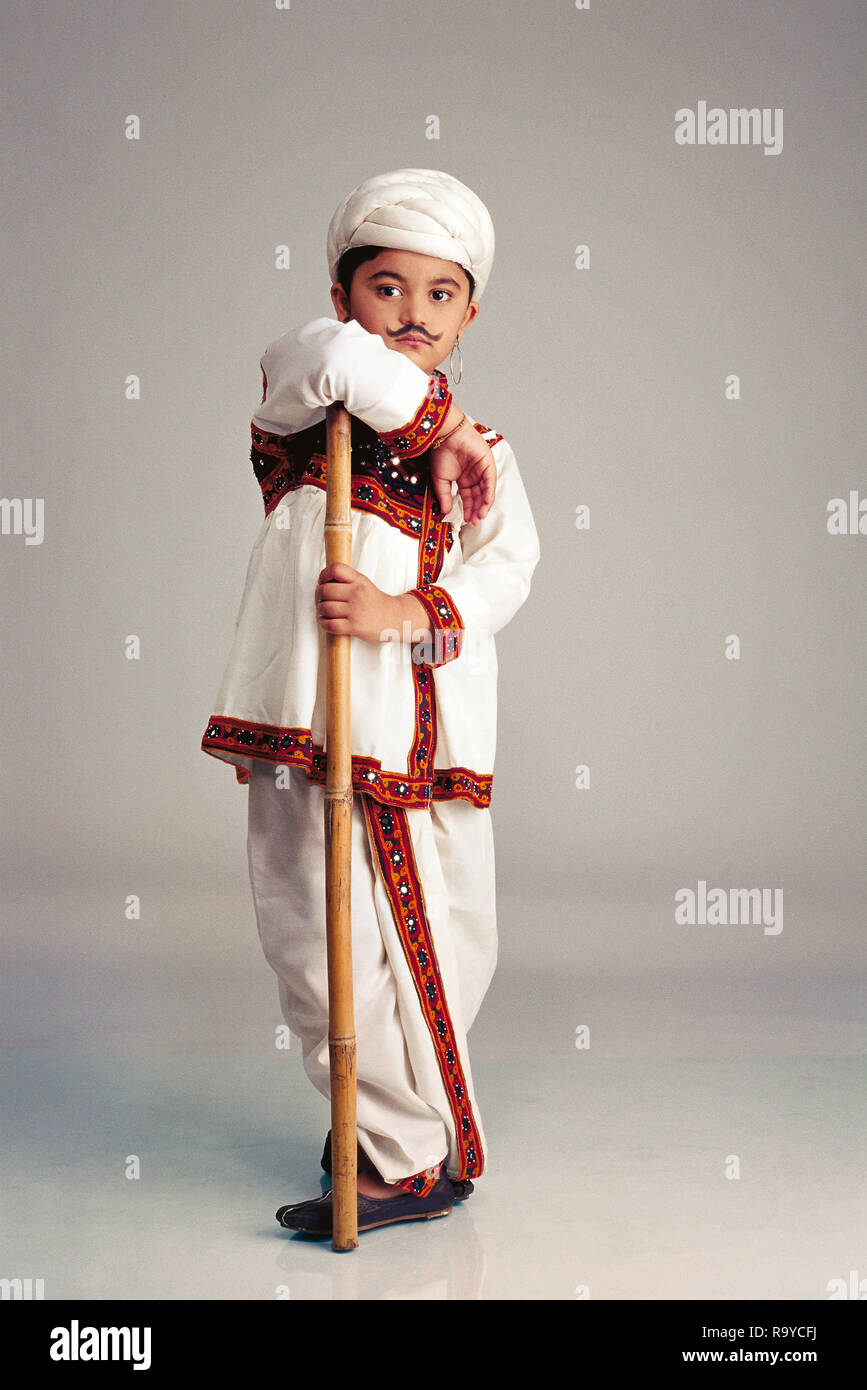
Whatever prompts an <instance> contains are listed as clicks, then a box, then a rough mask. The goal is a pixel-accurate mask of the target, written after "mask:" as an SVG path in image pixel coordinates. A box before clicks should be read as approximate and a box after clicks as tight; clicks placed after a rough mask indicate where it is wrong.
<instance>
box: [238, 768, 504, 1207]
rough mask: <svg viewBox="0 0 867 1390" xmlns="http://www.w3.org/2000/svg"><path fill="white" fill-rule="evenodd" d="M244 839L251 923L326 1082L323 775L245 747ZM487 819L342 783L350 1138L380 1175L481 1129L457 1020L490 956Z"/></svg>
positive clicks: (464, 1023)
mask: <svg viewBox="0 0 867 1390" xmlns="http://www.w3.org/2000/svg"><path fill="white" fill-rule="evenodd" d="M248 794H249V806H248V835H247V853H248V861H249V868H250V883H251V887H252V892H253V901H254V905H255V911H256V921H257V926H258V930H259V937H260V940H261V943H262V948H263V950H264V953H265V958H266V959H267V961H268V963H269V964H270V965H271V967H272V969H273V970H274V971H275V973H276V975H277V979H278V994H279V1000H280V1008H281V1012H282V1015H283V1018H284V1019H285V1021H286V1023H287V1024H288V1026H289V1028H290V1030H291V1032H292V1033H293V1034H295V1036H296V1037H297V1038H299V1039H300V1041H301V1047H302V1052H303V1059H304V1069H305V1071H306V1073H307V1075H308V1076H309V1077H310V1080H311V1081H312V1082H313V1084H314V1086H316V1088H317V1090H319V1091H320V1092H321V1093H322V1094H323V1095H324V1096H330V1070H329V1049H328V977H327V970H326V948H325V815H324V802H325V792H324V788H323V787H322V786H321V785H319V784H317V783H315V782H312V781H310V780H309V779H308V777H307V774H306V772H305V771H304V770H303V769H300V768H294V767H293V768H291V769H287V768H286V767H282V768H280V769H278V768H277V767H275V766H274V765H271V764H269V763H265V762H260V763H256V762H254V763H253V770H252V772H251V776H250V781H249V784H248ZM495 894H496V889H495V868H494V841H493V826H492V822H491V814H490V811H489V810H482V809H480V808H478V807H475V806H472V805H471V804H470V803H469V802H467V801H463V800H458V799H456V800H453V801H435V802H433V803H432V805H431V807H430V809H429V810H405V809H394V808H391V807H383V806H382V805H380V804H379V803H376V802H373V801H372V800H371V798H369V797H368V796H366V795H365V794H364V793H360V792H358V791H356V792H355V794H354V797H353V806H352V866H351V911H352V955H353V985H354V1006H355V1034H356V1075H357V1107H358V1109H357V1115H358V1119H357V1127H358V1142H359V1145H360V1146H361V1148H362V1149H363V1150H364V1152H365V1153H366V1154H367V1156H368V1158H370V1159H371V1161H372V1162H373V1164H374V1165H375V1167H376V1168H377V1170H378V1171H379V1173H380V1174H381V1176H382V1178H383V1179H384V1180H385V1181H386V1182H388V1183H394V1182H398V1181H404V1180H408V1179H409V1178H410V1177H412V1175H416V1174H420V1173H422V1172H424V1171H425V1170H431V1169H432V1168H435V1167H436V1166H437V1165H439V1164H440V1163H441V1162H442V1161H445V1164H446V1169H445V1171H446V1172H447V1173H448V1175H449V1176H450V1177H453V1178H461V1177H468V1176H469V1177H473V1176H479V1174H480V1173H481V1172H482V1171H483V1169H484V1160H485V1151H486V1147H487V1146H486V1143H485V1138H484V1132H483V1130H482V1126H481V1119H480V1116H479V1111H478V1106H477V1103H476V1097H475V1091H474V1088H473V1081H472V1075H471V1071H470V1064H469V1057H468V1055H467V1041H466V1035H467V1032H468V1031H469V1028H470V1026H471V1024H472V1022H473V1020H474V1018H475V1017H476V1014H477V1013H478V1010H479V1006H480V1004H481V1002H482V999H483V998H484V995H485V992H486V991H487V988H488V985H489V984H490V981H491V977H492V975H493V973H494V967H495V965H496V960H497V927H496V905H495Z"/></svg>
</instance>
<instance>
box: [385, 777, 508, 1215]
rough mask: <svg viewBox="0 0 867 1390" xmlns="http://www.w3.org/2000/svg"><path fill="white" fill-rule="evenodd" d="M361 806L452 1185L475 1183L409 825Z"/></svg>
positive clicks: (453, 1044)
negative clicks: (428, 1068)
mask: <svg viewBox="0 0 867 1390" xmlns="http://www.w3.org/2000/svg"><path fill="white" fill-rule="evenodd" d="M362 803H363V806H364V813H365V816H366V818H367V824H368V826H369V827H370V832H371V838H372V841H373V845H374V848H375V850H376V859H377V863H378V866H379V870H380V873H381V875H382V880H383V883H384V885H385V889H386V892H387V893H388V897H389V901H390V903H391V909H392V913H393V914H394V920H395V923H396V925H397V930H398V936H399V937H400V943H401V946H402V947H403V951H404V955H405V957H406V961H407V965H408V966H409V968H410V973H411V974H412V978H413V983H414V984H415V988H416V993H417V995H418V999H419V1003H420V1005H421V1009H422V1013H423V1015H424V1019H425V1022H426V1024H427V1027H428V1031H429V1033H430V1036H431V1041H432V1042H433V1046H434V1051H435V1053H436V1058H437V1062H438V1063H439V1069H440V1075H441V1076H442V1079H443V1085H444V1086H445V1091H446V1095H447V1096H448V1100H449V1107H450V1109H451V1112H452V1118H453V1119H454V1123H455V1135H456V1139H457V1148H458V1172H457V1180H458V1181H460V1180H461V1179H462V1178H474V1177H478V1176H480V1174H481V1173H483V1172H484V1167H485V1156H484V1151H483V1149H482V1144H481V1139H480V1137H479V1130H478V1126H477V1124H476V1119H475V1116H474V1114H473V1110H472V1106H471V1105H470V1100H469V1096H468V1094H467V1083H466V1077H465V1075H464V1070H463V1067H462V1065H461V1059H460V1053H459V1052H458V1046H457V1041H456V1038H455V1030H454V1024H453V1023H452V1019H451V1015H450V1013H449V1009H448V1004H447V1002H446V998H445V992H444V990H443V984H442V977H441V975H440V968H439V963H438V961H437V956H436V951H435V949H434V943H433V933H432V931H431V927H430V921H429V919H428V914H427V906H426V904H425V899H424V890H423V888H422V883H421V879H420V877H419V873H418V866H417V864H416V860H415V853H414V850H413V846H412V836H411V833H410V828H409V820H408V817H407V815H406V813H405V811H404V810H403V809H402V808H400V807H395V808H394V809H390V808H388V807H384V806H376V805H375V804H374V803H373V802H371V800H370V798H369V797H367V796H364V797H362ZM416 1176H417V1175H416ZM431 1186H433V1183H431ZM428 1190H430V1189H428Z"/></svg>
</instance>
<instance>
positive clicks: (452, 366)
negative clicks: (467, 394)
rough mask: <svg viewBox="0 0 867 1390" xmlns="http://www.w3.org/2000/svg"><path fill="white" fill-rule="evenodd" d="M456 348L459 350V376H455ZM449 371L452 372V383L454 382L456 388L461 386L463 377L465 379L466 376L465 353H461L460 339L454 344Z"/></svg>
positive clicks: (450, 354) (450, 355) (456, 339)
mask: <svg viewBox="0 0 867 1390" xmlns="http://www.w3.org/2000/svg"><path fill="white" fill-rule="evenodd" d="M455 348H457V350H458V374H457V376H455V363H454V352H455ZM449 371H450V372H451V374H452V381H453V382H454V384H455V386H459V385H460V383H461V379H462V377H463V375H464V356H463V353H462V352H461V340H460V338H455V340H454V342H453V343H452V350H451V352H450V353H449Z"/></svg>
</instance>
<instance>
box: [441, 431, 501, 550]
mask: <svg viewBox="0 0 867 1390" xmlns="http://www.w3.org/2000/svg"><path fill="white" fill-rule="evenodd" d="M452 482H456V483H457V485H458V492H459V494H460V499H461V507H462V510H463V514H464V521H466V522H467V523H468V524H469V525H470V526H478V524H479V522H480V521H482V520H484V518H485V517H486V516H487V514H488V512H489V511H490V509H491V503H492V502H493V500H494V494H495V492H496V490H497V465H496V463H495V462H494V455H493V452H492V450H491V446H490V444H488V442H487V440H486V439H483V438H482V436H481V435H480V434H479V432H478V430H476V429H475V428H474V427H473V426H472V425H471V424H470V423H469V421H465V422H464V423H463V424H462V425H461V427H460V428H459V429H458V430H456V431H455V432H454V434H452V435H451V437H450V438H449V439H447V440H446V441H445V443H444V444H441V445H438V444H437V443H436V441H434V444H433V448H432V449H431V485H432V487H433V491H434V496H435V497H436V499H437V501H438V502H439V504H440V511H441V512H442V514H443V516H448V514H449V512H450V511H451V509H452V507H453V506H454V502H455V499H454V498H453V497H452Z"/></svg>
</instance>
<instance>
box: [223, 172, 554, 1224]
mask: <svg viewBox="0 0 867 1390" xmlns="http://www.w3.org/2000/svg"><path fill="white" fill-rule="evenodd" d="M493 252H494V232H493V226H492V224H491V219H490V216H489V214H488V212H487V209H486V208H485V206H484V204H483V203H482V202H481V201H480V200H479V199H478V198H477V197H476V195H475V194H474V193H473V192H471V190H470V189H468V188H466V187H465V186H464V185H463V184H462V183H460V182H459V181H458V180H457V179H454V178H452V177H451V176H450V175H448V174H445V173H440V172H438V171H436V170H428V169H401V170H397V171H394V172H392V173H388V174H383V175H380V176H378V177H375V178H372V179H368V180H366V181H365V182H364V183H362V184H360V185H359V187H358V188H356V189H354V190H353V191H352V193H350V194H349V196H348V197H347V198H346V199H345V200H344V201H343V203H342V204H341V205H340V207H339V208H338V209H337V211H336V212H335V214H334V217H333V218H332V221H331V225H330V228H329V232H328V264H329V271H330V273H331V278H332V282H333V283H332V288H331V298H332V303H333V305H334V309H335V311H336V313H337V316H338V317H337V319H328V318H319V319H314V320H313V321H312V322H310V323H308V324H305V325H303V326H302V327H301V328H298V329H296V330H293V331H291V332H288V333H284V334H283V335H282V337H280V338H278V339H277V340H276V341H275V342H273V343H271V345H270V346H269V347H268V348H267V349H266V351H265V353H264V354H263V356H262V358H261V363H260V365H261V369H262V380H263V394H262V400H261V402H260V404H259V407H258V409H257V411H256V414H255V415H254V416H253V421H252V440H253V447H252V450H251V459H252V463H253V468H254V474H255V477H256V480H257V482H258V484H259V486H260V487H261V489H262V494H263V500H264V504H265V521H264V523H263V526H262V529H261V531H260V533H259V536H258V537H257V540H256V542H255V544H254V547H253V553H252V556H251V558H250V563H249V566H248V570H247V577H246V583H245V586H244V593H243V597H242V600H241V606H240V609H239V613H238V618H237V621H236V630H235V640H234V644H233V647H232V651H231V654H230V657H229V662H228V666H227V668H226V671H225V674H224V677H223V681H222V684H221V686H220V690H219V692H218V695H217V699H216V702H215V713H214V714H212V716H211V719H210V721H209V724H208V728H207V730H206V733H205V736H204V738H203V740H202V748H203V749H204V751H205V752H208V753H211V754H213V755H214V756H216V757H219V758H222V759H224V760H225V761H227V762H231V763H234V764H235V767H236V775H237V778H238V780H239V782H242V783H245V784H247V785H248V787H249V808H248V809H249V821H248V827H249V828H248V839H247V848H248V860H249V867H250V881H251V887H252V893H253V900H254V905H255V910H256V918H257V925H258V930H259V935H260V939H261V943H262V947H263V950H264V953H265V956H266V959H267V960H268V962H269V963H270V965H271V966H272V968H273V969H274V971H275V973H276V975H277V979H278V992H279V998H280V1005H281V1011H282V1014H283V1017H284V1019H285V1020H286V1022H287V1023H288V1025H289V1027H290V1029H291V1031H292V1032H293V1033H294V1034H295V1035H296V1036H297V1037H298V1038H299V1039H300V1041H301V1047H302V1054H303V1059H304V1068H305V1071H306V1072H307V1075H308V1076H309V1077H310V1079H311V1081H312V1082H313V1084H314V1085H315V1086H316V1087H317V1088H318V1090H319V1091H320V1092H321V1093H322V1094H323V1095H324V1096H326V1097H327V1096H329V1095H330V1072H329V1049H328V988H327V974H326V950H325V844H324V793H323V788H324V784H325V771H326V759H327V749H326V748H325V746H324V744H325V660H324V657H325V638H324V636H323V634H324V633H326V632H336V633H349V634H350V635H351V636H353V637H355V638H356V639H357V640H356V641H354V642H352V643H351V657H350V660H351V679H350V701H351V711H350V717H351V736H352V784H353V808H352V817H353V845H352V867H351V875H350V878H351V918H352V948H353V984H354V1005H355V1028H356V1049H357V1055H356V1063H357V1132H358V1143H359V1172H358V1229H359V1231H365V1230H369V1229H371V1228H372V1227H374V1226H379V1225H384V1224H388V1223H391V1222H394V1221H406V1220H414V1219H418V1218H419V1217H423V1216H424V1217H430V1216H439V1215H445V1214H447V1213H448V1212H449V1211H450V1210H451V1208H452V1206H453V1204H454V1202H455V1201H456V1200H462V1199H463V1198H464V1197H466V1196H468V1195H469V1193H470V1192H471V1191H472V1181H471V1180H472V1179H473V1178H477V1177H478V1176H479V1175H480V1174H481V1173H482V1171H483V1168H484V1162H485V1154H486V1147H487V1145H486V1141H485V1136H484V1132H483V1130H482V1125H481V1117H480V1115H479V1110H478V1105H477V1103H476V1097H475V1092H474V1088H473V1080H472V1075H471V1071H470V1065H469V1058H468V1055H467V1044H466V1034H467V1032H468V1030H469V1028H470V1025H471V1024H472V1022H473V1019H474V1018H475V1016H476V1014H477V1012H478V1009H479V1006H480V1004H481V1002H482V999H483V997H484V995H485V992H486V990H487V988H488V985H489V983H490V980H491V977H492V975H493V971H494V966H495V964H496V955H497V930H496V909H495V873H494V846H493V832H492V824H491V816H490V810H489V807H490V800H491V788H492V780H493V765H494V752H495V743H496V681H497V657H496V649H495V645H494V634H495V633H496V632H497V631H499V630H500V628H502V627H503V626H505V624H506V623H507V622H508V621H509V620H510V618H512V616H513V615H514V614H515V612H516V611H517V609H518V608H519V607H520V606H521V604H522V603H523V602H524V600H525V599H526V597H527V595H528V593H529V589H530V581H531V576H532V574H533V571H534V569H535V567H536V564H537V562H538V559H539V541H538V537H537V533H536V528H535V525H534V522H533V516H532V513H531V511H530V506H529V503H528V500H527V496H526V493H525V491H524V487H523V483H522V481H521V478H520V475H519V473H518V467H517V463H516V461H515V456H514V454H513V452H512V450H511V448H510V447H509V445H508V444H507V442H506V441H505V440H504V439H503V437H502V436H501V435H499V434H496V433H495V432H494V431H492V430H488V429H486V428H485V427H484V426H482V425H479V424H478V423H476V422H475V421H473V420H472V419H471V418H469V417H467V416H465V414H464V412H463V410H461V409H460V408H459V407H458V406H457V405H456V404H455V402H454V401H453V399H452V393H451V391H450V389H449V387H448V384H447V378H446V377H445V375H444V374H443V373H442V372H441V371H439V370H438V369H437V366H438V364H439V363H441V362H442V361H443V360H444V359H445V358H446V356H449V357H450V361H452V362H453V354H454V352H455V350H456V349H457V351H458V352H459V353H460V348H459V347H458V343H459V341H460V339H461V338H462V337H463V335H464V333H465V332H466V330H467V328H468V327H469V325H470V324H471V323H472V321H473V320H474V319H475V317H476V315H477V313H478V308H479V306H478V301H479V298H480V297H481V294H482V291H483V290H484V287H485V284H486V282H487V279H488V275H489V273H490V268H491V264H492V260H493ZM452 370H453V371H454V367H452ZM459 380H460V376H458V381H459ZM335 400H342V401H343V402H344V403H345V405H346V408H347V410H348V411H349V412H350V415H351V417H352V421H351V423H352V480H351V505H352V525H353V542H352V565H343V564H333V565H329V566H327V567H326V566H325V541H324V530H323V527H324V514H325V463H326V459H325V424H324V419H325V407H326V405H328V404H330V403H331V402H332V401H335ZM452 481H455V482H456V483H457V493H456V494H455V496H454V497H452V493H451V482H452ZM323 1167H324V1168H325V1169H326V1171H329V1144H328V1142H326V1151H325V1153H324V1154H323ZM277 1218H278V1221H280V1222H281V1224H282V1225H284V1226H288V1227H290V1228H291V1229H295V1230H303V1231H307V1232H310V1233H316V1234H320V1235H330V1234H331V1193H330V1191H329V1192H327V1193H326V1194H325V1195H324V1196H323V1197H320V1198H318V1199H315V1200H312V1201H308V1202H301V1203H296V1204H295V1205H294V1206H291V1207H281V1208H280V1210H279V1211H278V1213H277Z"/></svg>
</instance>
